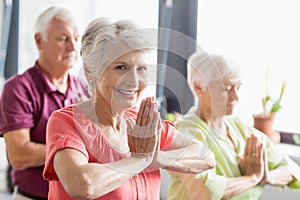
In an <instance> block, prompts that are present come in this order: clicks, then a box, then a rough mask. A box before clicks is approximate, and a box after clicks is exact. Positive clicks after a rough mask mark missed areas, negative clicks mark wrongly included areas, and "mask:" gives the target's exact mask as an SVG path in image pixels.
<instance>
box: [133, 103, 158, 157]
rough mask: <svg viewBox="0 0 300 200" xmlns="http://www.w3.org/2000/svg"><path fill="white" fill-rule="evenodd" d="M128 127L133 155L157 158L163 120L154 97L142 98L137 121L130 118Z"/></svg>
mask: <svg viewBox="0 0 300 200" xmlns="http://www.w3.org/2000/svg"><path fill="white" fill-rule="evenodd" d="M127 127H128V129H127V131H128V134H127V138H128V146H129V148H130V152H131V154H132V156H147V157H149V158H152V159H153V158H155V157H156V156H157V153H158V151H159V145H160V130H161V120H160V117H159V113H158V111H157V103H156V102H155V101H154V98H153V97H152V98H150V97H148V98H146V99H144V100H142V103H141V106H140V109H139V112H138V114H137V119H136V121H135V122H134V120H133V119H129V120H128V123H127Z"/></svg>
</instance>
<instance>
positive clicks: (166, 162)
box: [155, 143, 216, 173]
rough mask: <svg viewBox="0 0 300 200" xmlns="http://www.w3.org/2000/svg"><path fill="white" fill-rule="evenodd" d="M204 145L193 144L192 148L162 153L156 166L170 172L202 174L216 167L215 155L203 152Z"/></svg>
mask: <svg viewBox="0 0 300 200" xmlns="http://www.w3.org/2000/svg"><path fill="white" fill-rule="evenodd" d="M202 148H204V145H203V144H201V143H192V144H191V145H190V146H188V147H185V148H180V149H176V150H170V151H160V152H159V154H158V157H157V160H156V162H155V164H156V165H157V166H158V167H160V168H164V169H167V170H170V171H176V172H181V173H200V172H202V171H204V170H207V169H211V168H213V167H215V165H216V164H215V157H214V154H213V153H211V152H210V151H209V150H207V151H203V150H201V149H202Z"/></svg>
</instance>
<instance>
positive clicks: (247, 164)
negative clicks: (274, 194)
mask: <svg viewBox="0 0 300 200" xmlns="http://www.w3.org/2000/svg"><path fill="white" fill-rule="evenodd" d="M239 166H240V170H241V172H242V175H255V177H256V181H257V183H264V184H269V183H270V180H269V169H268V160H267V153H266V151H265V149H264V148H263V144H262V143H260V142H259V141H258V138H257V137H256V136H255V135H253V134H252V135H251V136H250V137H248V138H247V140H246V146H245V150H244V156H243V157H242V158H240V160H239Z"/></svg>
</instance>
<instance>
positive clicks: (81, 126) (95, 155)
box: [43, 105, 175, 200]
mask: <svg viewBox="0 0 300 200" xmlns="http://www.w3.org/2000/svg"><path fill="white" fill-rule="evenodd" d="M127 116H128V117H131V118H134V119H135V117H136V111H135V110H130V111H129V112H128V113H127ZM174 133H175V128H174V126H173V124H171V123H169V122H167V121H163V131H162V134H161V143H160V148H161V149H162V150H163V149H164V147H167V145H169V144H171V143H172V141H173V138H174ZM46 137H47V138H46V145H47V153H46V163H45V168H44V172H43V176H44V178H45V179H46V180H48V181H49V194H48V198H49V199H55V200H59V199H63V200H69V199H74V198H72V197H70V196H69V195H68V193H67V192H66V191H65V190H64V188H63V186H62V185H61V183H60V181H59V179H58V177H57V175H56V173H55V170H54V168H53V157H54V155H55V153H56V152H57V151H58V150H61V149H64V148H73V149H76V150H78V151H80V152H81V153H82V154H83V155H85V156H86V157H87V158H88V160H89V163H102V164H104V163H110V162H115V161H118V160H120V159H123V158H125V157H128V156H129V155H128V153H122V152H120V151H117V150H116V149H114V148H113V147H112V146H111V145H110V144H109V141H108V140H107V139H106V137H105V135H104V134H103V132H102V131H101V129H100V128H99V126H98V125H97V124H96V123H94V122H93V121H92V120H90V119H89V118H88V117H87V116H86V115H85V114H84V113H83V112H82V111H81V110H80V109H79V108H78V107H77V106H74V105H73V106H69V107H66V108H63V109H60V110H58V111H55V112H54V113H53V114H52V115H51V116H50V118H49V121H48V126H47V135H46ZM159 191H160V172H159V169H156V170H152V171H151V172H141V173H140V174H138V175H136V176H134V177H132V178H131V179H130V180H128V181H127V182H125V183H123V184H122V185H121V186H120V187H118V188H117V189H116V190H113V191H111V192H109V193H107V194H105V195H104V196H101V197H99V198H97V199H98V200H113V199H118V200H120V199H122V200H133V199H143V200H156V199H157V200H158V199H159Z"/></svg>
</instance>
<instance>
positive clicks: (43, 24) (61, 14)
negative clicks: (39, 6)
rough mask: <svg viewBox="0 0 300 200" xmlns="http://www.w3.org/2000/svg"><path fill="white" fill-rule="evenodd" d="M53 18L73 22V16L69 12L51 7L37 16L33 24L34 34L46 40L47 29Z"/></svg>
mask: <svg viewBox="0 0 300 200" xmlns="http://www.w3.org/2000/svg"><path fill="white" fill-rule="evenodd" d="M53 18H57V19H61V20H73V21H75V15H74V14H73V13H72V12H71V11H70V10H68V9H66V8H63V7H59V6H53V7H50V8H48V9H46V10H45V11H43V12H42V13H41V14H40V15H39V17H38V18H37V20H36V22H35V27H34V33H35V34H36V33H41V35H42V36H43V37H44V38H47V29H48V27H49V24H50V22H51V20H52V19H53Z"/></svg>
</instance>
